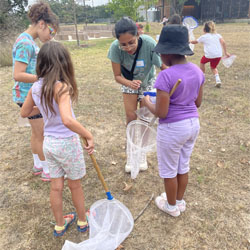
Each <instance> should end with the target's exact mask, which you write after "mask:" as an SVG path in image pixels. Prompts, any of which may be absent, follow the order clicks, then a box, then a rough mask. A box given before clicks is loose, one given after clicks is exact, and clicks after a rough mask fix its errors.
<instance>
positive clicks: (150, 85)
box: [121, 78, 155, 101]
mask: <svg viewBox="0 0 250 250" xmlns="http://www.w3.org/2000/svg"><path fill="white" fill-rule="evenodd" d="M154 83H155V78H153V79H151V80H149V81H148V83H147V84H142V85H141V87H140V88H139V89H136V90H135V89H131V88H129V87H127V86H124V85H122V86H121V90H122V93H124V94H136V95H138V101H140V100H141V99H142V98H143V93H144V92H145V91H150V90H152V89H153V88H154Z"/></svg>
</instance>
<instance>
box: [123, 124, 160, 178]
mask: <svg viewBox="0 0 250 250" xmlns="http://www.w3.org/2000/svg"><path fill="white" fill-rule="evenodd" d="M126 133H127V164H129V165H130V166H131V178H132V179H135V178H136V177H137V175H138V173H139V170H140V163H143V162H145V161H146V154H147V153H149V152H155V151H156V129H155V128H154V127H153V126H149V123H148V122H145V121H141V120H134V121H131V122H130V123H129V124H128V126H127V130H126Z"/></svg>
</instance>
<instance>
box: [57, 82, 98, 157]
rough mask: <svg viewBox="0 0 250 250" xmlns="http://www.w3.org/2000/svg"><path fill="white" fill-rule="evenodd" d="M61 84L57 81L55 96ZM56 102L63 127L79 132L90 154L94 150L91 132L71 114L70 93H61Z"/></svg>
mask: <svg viewBox="0 0 250 250" xmlns="http://www.w3.org/2000/svg"><path fill="white" fill-rule="evenodd" d="M61 87H62V84H60V83H58V84H57V85H56V86H55V97H56V94H57V93H58V91H59V90H60V89H61ZM56 102H57V103H58V106H59V112H60V115H61V119H62V122H63V124H64V125H65V127H67V128H68V129H70V130H71V131H73V132H75V133H77V134H79V135H80V136H81V137H82V138H85V139H86V140H87V142H88V146H84V148H85V149H86V150H87V152H88V153H89V154H92V153H93V151H94V140H93V136H92V134H91V133H90V132H89V131H88V130H87V129H86V128H84V127H83V126H82V124H81V123H80V122H78V121H77V120H76V119H74V118H73V116H72V111H71V103H70V95H69V93H68V92H66V93H64V94H62V95H61V96H60V97H59V98H58V99H57V100H56Z"/></svg>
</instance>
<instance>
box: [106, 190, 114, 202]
mask: <svg viewBox="0 0 250 250" xmlns="http://www.w3.org/2000/svg"><path fill="white" fill-rule="evenodd" d="M106 195H107V199H108V200H113V198H114V197H113V196H112V195H111V193H110V191H108V192H106Z"/></svg>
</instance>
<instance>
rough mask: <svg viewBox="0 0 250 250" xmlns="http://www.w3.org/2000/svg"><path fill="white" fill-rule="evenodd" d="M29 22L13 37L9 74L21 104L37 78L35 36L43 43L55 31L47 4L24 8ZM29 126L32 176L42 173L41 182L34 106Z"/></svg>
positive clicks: (39, 125) (39, 123) (45, 173)
mask: <svg viewBox="0 0 250 250" xmlns="http://www.w3.org/2000/svg"><path fill="white" fill-rule="evenodd" d="M28 18H29V19H30V21H31V25H30V26H29V28H28V29H27V30H25V31H24V32H23V33H22V34H20V35H19V37H18V38H17V40H16V42H15V44H14V46H13V51H12V56H13V77H14V80H15V84H14V86H13V88H12V94H13V101H14V102H15V103H16V104H17V105H18V106H19V107H22V105H23V103H24V100H25V98H26V96H27V94H28V91H29V89H30V88H31V87H32V84H33V83H34V82H35V81H37V75H36V60H37V54H38V52H39V47H38V45H37V44H36V42H35V39H37V38H38V39H39V40H40V41H41V42H46V41H49V40H50V39H52V38H53V37H54V36H55V34H56V31H57V30H58V25H59V24H58V18H57V16H56V15H55V14H54V13H53V12H52V11H51V9H50V7H49V5H48V4H46V3H44V2H40V3H36V4H34V5H32V6H31V8H30V10H29V11H28ZM28 119H29V123H30V125H31V150H32V153H33V160H34V167H33V173H34V174H35V175H39V174H42V180H43V181H49V180H50V176H49V170H48V165H47V163H46V161H45V158H44V155H43V149H42V148H43V119H42V115H41V113H40V111H39V110H38V109H34V112H33V113H31V114H29V117H28Z"/></svg>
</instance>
